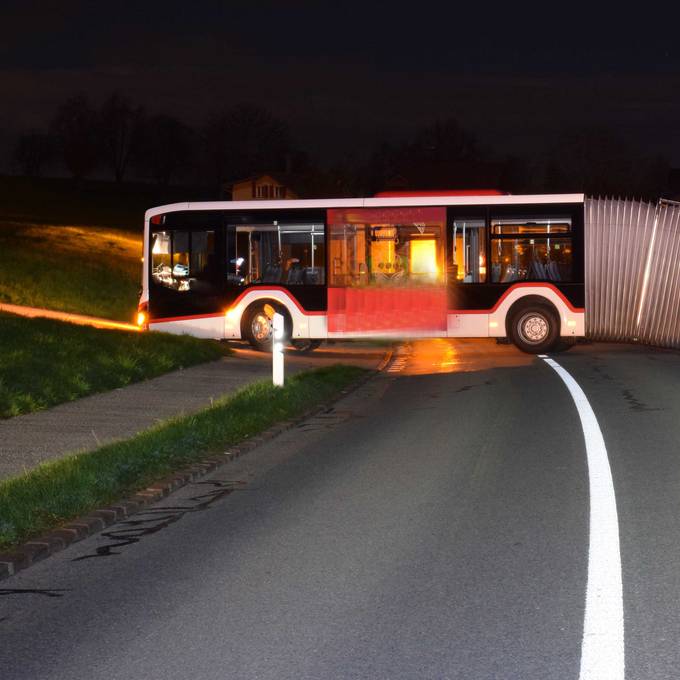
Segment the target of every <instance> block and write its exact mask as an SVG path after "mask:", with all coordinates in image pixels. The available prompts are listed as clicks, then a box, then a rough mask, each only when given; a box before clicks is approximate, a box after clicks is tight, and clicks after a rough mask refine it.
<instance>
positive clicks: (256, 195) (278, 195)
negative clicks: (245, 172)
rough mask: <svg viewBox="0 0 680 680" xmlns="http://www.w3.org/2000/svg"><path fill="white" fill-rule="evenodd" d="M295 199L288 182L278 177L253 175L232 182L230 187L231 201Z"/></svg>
mask: <svg viewBox="0 0 680 680" xmlns="http://www.w3.org/2000/svg"><path fill="white" fill-rule="evenodd" d="M295 198H299V195H298V194H297V192H295V191H293V189H291V187H290V182H288V181H287V179H286V178H285V177H283V176H280V175H273V174H262V175H254V176H253V177H248V178H246V179H242V180H239V181H238V182H234V184H233V185H232V187H231V199H232V200H233V201H256V200H267V199H270V200H271V199H276V200H281V199H295Z"/></svg>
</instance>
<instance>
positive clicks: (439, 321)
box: [138, 191, 585, 352]
mask: <svg viewBox="0 0 680 680" xmlns="http://www.w3.org/2000/svg"><path fill="white" fill-rule="evenodd" d="M583 220H584V196H583V194H557V195H526V196H521V195H504V194H500V193H498V192H492V191H480V192H409V193H402V194H398V195H397V194H391V193H390V194H380V195H378V196H376V197H373V198H343V199H315V200H279V201H276V200H263V201H219V202H200V203H175V204H172V205H164V206H160V207H158V208H153V209H151V210H148V211H147V213H146V221H145V228H144V263H145V265H144V274H143V291H142V296H141V300H140V310H139V311H140V313H139V316H138V321H139V323H140V325H143V326H144V327H147V328H149V329H151V330H158V331H165V332H168V333H187V334H189V335H194V336H197V337H204V338H221V339H240V338H243V339H246V340H248V341H249V342H250V343H251V344H252V345H253V346H255V347H257V348H259V349H267V348H268V347H269V346H270V344H271V334H272V329H271V320H272V316H273V314H274V313H275V312H276V311H279V312H281V313H282V314H283V315H284V317H285V319H286V330H287V334H288V338H289V340H290V342H291V344H292V345H293V347H295V348H297V349H299V350H308V349H313V348H314V347H316V346H318V344H319V343H320V342H321V341H323V340H326V339H333V338H369V337H370V338H374V337H376V338H377V337H388V338H407V337H408V338H410V337H498V338H503V337H507V338H509V339H510V340H512V341H513V342H514V343H515V344H516V345H517V346H518V347H519V348H520V349H522V350H524V351H528V352H544V351H546V350H548V349H550V348H551V347H553V346H554V345H555V344H556V343H557V342H558V341H559V340H560V338H566V337H569V338H575V337H579V336H583V335H584V326H585V324H584V283H583V275H584V253H583Z"/></svg>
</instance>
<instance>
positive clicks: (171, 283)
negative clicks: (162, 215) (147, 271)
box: [151, 230, 216, 292]
mask: <svg viewBox="0 0 680 680" xmlns="http://www.w3.org/2000/svg"><path fill="white" fill-rule="evenodd" d="M215 266H216V261H215V232H214V231H213V230H210V231H194V232H190V231H182V230H177V231H163V232H157V233H155V234H153V244H152V247H151V270H152V273H151V276H152V279H153V281H154V282H155V283H157V284H159V285H161V286H164V287H165V288H172V289H173V290H176V291H178V292H186V291H189V290H199V289H201V290H205V288H206V286H209V285H211V281H212V280H213V279H214V277H215Z"/></svg>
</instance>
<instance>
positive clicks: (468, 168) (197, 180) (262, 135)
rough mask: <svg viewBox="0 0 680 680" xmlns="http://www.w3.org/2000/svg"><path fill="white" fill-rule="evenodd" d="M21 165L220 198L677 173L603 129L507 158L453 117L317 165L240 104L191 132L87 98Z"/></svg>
mask: <svg viewBox="0 0 680 680" xmlns="http://www.w3.org/2000/svg"><path fill="white" fill-rule="evenodd" d="M331 127H332V126H330V125H329V134H333V130H332V129H331ZM12 160H13V165H14V168H15V170H16V171H17V172H19V173H21V174H24V175H28V176H40V175H42V174H44V173H45V172H46V171H47V169H48V168H52V169H53V168H57V167H59V168H61V169H62V170H65V171H67V172H68V173H69V174H70V175H71V176H72V177H73V178H74V179H76V180H82V179H85V178H87V177H91V176H92V175H93V174H94V173H99V172H101V171H106V172H108V173H110V176H111V177H112V178H113V179H115V181H116V182H119V183H120V182H123V181H124V180H125V179H129V178H130V177H131V176H134V177H135V178H137V179H145V180H151V181H153V182H156V183H158V184H160V185H164V186H166V185H170V184H178V183H184V184H187V185H193V186H203V187H208V188H210V190H211V191H214V192H215V193H220V192H221V190H222V188H223V187H224V186H225V184H227V183H229V182H233V181H235V180H237V179H242V178H244V177H248V176H250V175H253V174H257V173H261V172H279V173H281V174H285V175H287V176H289V177H293V178H295V182H296V188H297V190H298V192H299V193H300V194H301V195H303V196H308V197H315V196H357V195H371V194H372V193H375V192H376V191H381V190H385V189H446V188H460V189H476V188H499V189H502V190H506V191H511V192H513V193H525V192H526V193H532V192H537V193H538V192H559V193H562V192H571V191H576V192H581V191H584V192H586V193H588V194H591V195H628V196H640V197H645V198H654V197H656V196H659V195H660V194H662V193H664V192H665V191H666V189H667V186H666V184H667V181H668V174H669V168H668V164H667V162H666V161H665V160H664V159H662V158H654V157H647V156H645V155H644V154H642V153H641V152H640V151H639V150H637V149H636V148H635V147H634V145H632V144H630V143H629V142H628V141H627V140H626V139H625V138H623V137H621V136H620V135H617V134H616V133H615V132H613V131H611V130H608V129H605V128H595V127H593V128H579V129H574V130H570V131H565V132H564V133H563V134H561V135H558V136H556V137H555V138H554V139H551V140H549V141H548V143H547V144H546V148H545V150H544V152H543V153H542V154H536V153H534V154H530V153H527V154H524V155H514V156H505V157H504V156H500V155H499V154H497V153H494V152H493V151H491V150H489V149H488V148H487V147H485V145H484V144H483V143H480V141H479V140H478V139H476V137H475V136H474V135H473V134H471V133H470V131H468V130H466V129H464V128H463V127H462V126H461V125H460V124H459V123H458V122H457V121H456V120H455V119H454V118H442V119H439V120H436V121H434V122H433V123H432V124H430V125H427V126H424V127H422V128H421V129H418V130H415V131H414V133H413V134H412V135H411V136H410V137H409V138H408V139H405V140H404V141H402V142H400V143H397V144H388V143H385V142H378V143H377V144H376V145H375V148H374V151H373V152H372V153H371V154H370V156H369V158H368V159H360V160H356V159H353V158H352V157H351V156H348V157H347V158H346V159H345V160H343V161H339V162H336V163H334V164H331V165H328V164H323V163H313V162H312V161H311V160H310V156H309V155H308V154H307V153H306V152H305V151H304V150H302V149H300V148H299V147H297V146H296V144H295V142H294V140H293V139H292V136H291V134H290V130H289V127H288V125H287V123H286V122H285V121H283V120H281V119H279V118H277V117H276V116H275V115H273V114H272V113H271V112H269V111H267V110H266V109H263V108H260V107H257V106H252V105H245V104H239V105H235V106H233V107H232V108H230V109H228V110H226V111H223V112H221V113H218V114H214V115H212V116H211V117H210V118H208V119H207V120H206V122H205V123H204V124H203V125H201V126H197V127H191V126H189V125H187V124H185V123H184V122H182V121H181V120H179V119H177V118H175V117H173V116H171V115H168V114H152V113H149V112H147V111H145V110H144V109H143V108H142V107H140V106H138V105H135V104H134V103H133V102H131V101H130V100H129V99H128V98H126V97H124V96H123V95H121V94H119V93H114V94H112V95H111V96H110V97H109V98H108V99H107V100H106V101H105V102H104V103H103V104H102V105H101V106H100V107H99V108H95V107H93V106H92V105H91V104H90V102H89V101H88V99H87V98H86V97H85V96H82V95H80V96H74V97H72V98H70V99H68V100H67V101H66V102H64V103H63V104H62V105H61V106H59V107H58V109H57V111H56V112H55V114H54V116H53V117H52V120H51V123H50V125H49V127H48V129H47V131H32V132H27V133H25V134H22V135H21V136H20V137H19V139H18V140H17V143H16V145H15V148H14V152H13V158H12ZM317 160H318V159H317Z"/></svg>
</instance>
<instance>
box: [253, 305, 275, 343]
mask: <svg viewBox="0 0 680 680" xmlns="http://www.w3.org/2000/svg"><path fill="white" fill-rule="evenodd" d="M250 330H251V332H252V334H253V338H255V340H256V341H257V342H266V341H267V340H269V339H270V338H271V337H272V320H271V319H270V318H269V317H268V316H267V315H266V314H265V313H264V312H258V313H257V314H255V316H253V319H252V321H251V322H250Z"/></svg>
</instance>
